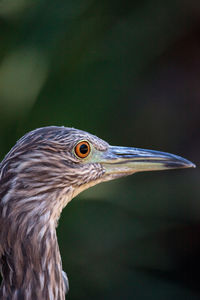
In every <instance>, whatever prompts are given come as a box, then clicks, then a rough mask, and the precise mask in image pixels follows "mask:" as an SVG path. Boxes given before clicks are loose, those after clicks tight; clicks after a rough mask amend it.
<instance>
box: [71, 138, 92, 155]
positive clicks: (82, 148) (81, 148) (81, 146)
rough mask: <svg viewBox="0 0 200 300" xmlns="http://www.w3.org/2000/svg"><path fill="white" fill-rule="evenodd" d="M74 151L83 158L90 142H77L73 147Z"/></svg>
mask: <svg viewBox="0 0 200 300" xmlns="http://www.w3.org/2000/svg"><path fill="white" fill-rule="evenodd" d="M75 153H76V155H77V156H78V157H80V158H85V157H87V156H88V155H89V153H90V144H89V143H88V142H85V141H83V142H79V143H78V144H77V145H76V147H75Z"/></svg>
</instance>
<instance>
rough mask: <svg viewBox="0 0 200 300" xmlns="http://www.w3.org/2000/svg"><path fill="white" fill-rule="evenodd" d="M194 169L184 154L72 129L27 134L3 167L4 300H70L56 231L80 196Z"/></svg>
mask: <svg viewBox="0 0 200 300" xmlns="http://www.w3.org/2000/svg"><path fill="white" fill-rule="evenodd" d="M190 167H195V165H194V164H193V163H191V162H190V161H188V160H186V159H184V158H182V157H179V156H176V155H173V154H169V153H164V152H158V151H151V150H144V149H137V148H128V147H114V146H110V145H109V144H107V143H106V142H104V141H103V140H101V139H99V138H98V137H96V136H94V135H91V134H89V133H87V132H84V131H81V130H77V129H73V128H65V127H56V126H51V127H44V128H39V129H36V130H34V131H32V132H29V133H27V134H26V135H25V136H24V137H22V138H21V139H20V140H19V141H18V142H17V143H16V145H15V146H14V147H13V148H12V149H11V150H10V152H9V153H8V154H7V155H6V156H5V158H4V160H3V161H2V162H1V164H0V265H1V274H2V278H3V280H2V284H1V289H0V299H1V300H33V299H34V300H64V299H65V293H66V291H67V290H68V280H67V276H66V274H65V273H64V272H63V271H62V263H61V258H60V253H59V248H58V243H57V237H56V226H57V222H58V219H59V217H60V214H61V211H62V209H63V208H64V207H65V206H66V205H67V203H68V202H69V201H70V200H71V199H72V198H73V197H75V196H76V195H77V194H79V193H80V192H81V191H83V190H85V189H87V188H89V187H91V186H93V185H95V184H97V183H100V182H103V181H108V180H112V179H115V178H119V177H122V176H126V175H130V174H133V173H135V172H140V171H150V170H164V169H174V168H190Z"/></svg>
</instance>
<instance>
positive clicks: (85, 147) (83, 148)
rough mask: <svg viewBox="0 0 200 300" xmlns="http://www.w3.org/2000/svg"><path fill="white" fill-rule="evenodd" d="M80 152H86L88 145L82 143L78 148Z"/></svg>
mask: <svg viewBox="0 0 200 300" xmlns="http://www.w3.org/2000/svg"><path fill="white" fill-rule="evenodd" d="M79 150H80V152H81V154H86V153H87V152H88V145H86V144H82V145H81V146H80V148H79Z"/></svg>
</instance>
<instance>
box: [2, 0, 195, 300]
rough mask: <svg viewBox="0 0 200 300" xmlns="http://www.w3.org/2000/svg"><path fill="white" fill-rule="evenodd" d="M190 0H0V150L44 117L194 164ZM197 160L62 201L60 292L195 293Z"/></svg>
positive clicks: (119, 295)
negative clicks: (63, 284) (63, 283)
mask: <svg viewBox="0 0 200 300" xmlns="http://www.w3.org/2000/svg"><path fill="white" fill-rule="evenodd" d="M199 113H200V2H199V1H195V0H190V1H188V0H173V1H172V0H168V1H162V0H149V1H147V0H146V1H145V0H140V1H139V0H138V1H128V0H123V1H122V0H121V1H119V0H88V1H84V0H67V1H62V0H56V1H55V0H54V1H51V0H48V1H47V0H40V1H39V0H38V1H37V0H15V1H13V0H12V1H11V0H1V1H0V155H1V158H3V156H4V155H5V154H6V153H7V152H8V150H9V149H10V147H11V146H13V145H14V144H15V141H16V140H17V139H18V138H19V137H21V136H22V135H23V134H24V133H25V132H27V131H29V130H31V129H34V128H37V127H40V126H46V125H65V126H68V127H70V126H73V127H76V128H80V129H83V130H86V131H89V132H91V133H93V134H96V135H98V136H99V137H101V138H103V139H105V140H107V141H108V142H109V143H110V144H113V145H123V146H135V147H140V148H150V149H155V150H163V151H167V152H172V153H175V154H179V155H182V156H184V157H186V158H188V159H190V160H191V161H193V162H194V163H196V164H197V167H198V164H199V152H200V118H199ZM199 175H200V172H199V169H198V168H196V169H188V170H187V169H186V170H175V171H166V172H152V173H148V172H147V173H145V174H142V173H141V174H137V175H135V176H130V177H128V178H123V179H120V180H117V181H113V182H110V183H104V184H101V185H99V186H96V187H94V188H92V189H90V190H88V191H86V192H84V193H82V194H81V195H79V196H78V197H77V198H76V199H74V200H73V201H72V202H71V203H70V204H69V205H68V207H67V208H66V209H65V210H64V211H63V213H62V217H61V220H60V224H59V227H58V238H59V245H60V250H61V254H62V258H63V265H64V266H63V268H64V270H65V271H66V272H67V273H68V277H69V280H70V293H69V295H68V297H67V298H68V299H71V300H79V299H81V300H84V299H87V300H93V299H95V300H102V299H103V300H107V299H108V300H112V299H115V300H116V299H123V300H126V299H128V300H129V299H137V300H140V299H141V300H142V299H158V300H159V299H161V300H166V299H170V300H173V299H180V300H186V299H187V300H193V299H194V300H195V299H199V297H200V271H199V270H200V199H199V196H200V189H199Z"/></svg>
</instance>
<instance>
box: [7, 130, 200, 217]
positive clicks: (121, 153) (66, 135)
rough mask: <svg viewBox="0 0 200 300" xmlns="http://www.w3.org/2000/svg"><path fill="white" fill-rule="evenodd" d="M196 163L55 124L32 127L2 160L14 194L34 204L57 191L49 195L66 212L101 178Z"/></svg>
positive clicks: (186, 166) (105, 179) (110, 178)
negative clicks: (112, 141) (112, 142)
mask: <svg viewBox="0 0 200 300" xmlns="http://www.w3.org/2000/svg"><path fill="white" fill-rule="evenodd" d="M190 167H195V165H194V164H193V163H191V162H190V161H188V160H186V159H184V158H182V157H180V156H176V155H173V154H169V153H165V152H160V151H153V150H144V149H138V148H133V147H119V146H110V145H109V144H108V143H107V142H105V141H103V140H101V139H99V138H98V137H96V136H94V135H92V134H89V133H87V132H84V131H81V130H77V129H74V128H66V127H56V126H50V127H44V128H39V129H36V130H34V131H32V132H29V133H28V134H26V135H25V136H24V137H22V138H21V139H20V140H19V141H18V142H17V143H16V145H15V146H14V147H13V148H12V149H11V151H10V152H9V153H8V154H7V156H6V157H5V158H4V160H3V161H2V163H1V181H3V180H4V178H5V181H8V180H6V178H7V177H9V176H10V179H11V180H9V181H8V182H10V186H11V187H12V189H11V190H10V193H12V192H13V193H14V195H15V197H14V199H16V198H19V199H23V201H24V199H28V198H29V199H32V201H31V202H30V201H29V205H30V203H32V204H33V203H34V199H35V201H37V200H38V199H40V200H41V199H43V198H44V199H45V201H46V195H51V196H52V195H54V196H55V197H49V199H53V198H55V199H56V200H55V201H56V203H60V205H59V211H60V212H61V210H62V208H63V207H64V206H65V205H66V204H67V203H68V202H69V201H70V200H71V199H72V198H73V197H74V196H76V195H77V194H79V193H80V192H81V191H83V190H85V189H87V188H89V187H91V186H93V185H96V184H98V183H100V182H104V181H108V180H112V179H115V178H119V177H122V176H127V175H130V174H133V173H136V172H141V171H155V170H165V169H175V168H190ZM17 195H18V197H17ZM42 197H43V198H42ZM4 200H5V199H4ZM49 201H51V202H50V203H54V207H56V205H55V202H53V200H49ZM45 203H46V202H45ZM49 205H50V204H49Z"/></svg>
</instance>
